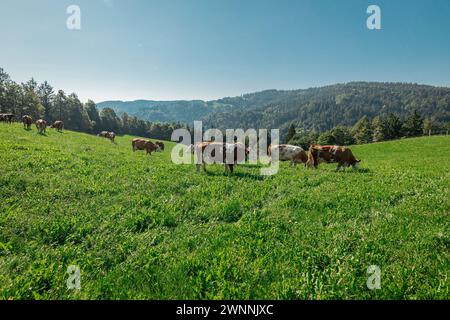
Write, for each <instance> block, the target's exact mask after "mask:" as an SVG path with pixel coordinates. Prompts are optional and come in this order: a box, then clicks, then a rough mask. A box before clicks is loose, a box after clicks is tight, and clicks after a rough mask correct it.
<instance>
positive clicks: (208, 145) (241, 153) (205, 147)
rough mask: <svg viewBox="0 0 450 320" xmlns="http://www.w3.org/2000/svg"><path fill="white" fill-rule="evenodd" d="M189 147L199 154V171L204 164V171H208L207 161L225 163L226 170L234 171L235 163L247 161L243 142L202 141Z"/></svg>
mask: <svg viewBox="0 0 450 320" xmlns="http://www.w3.org/2000/svg"><path fill="white" fill-rule="evenodd" d="M189 148H192V149H193V150H194V153H195V155H196V156H197V172H199V171H200V166H202V165H203V171H205V172H206V162H209V163H219V164H224V165H225V172H226V173H227V172H228V171H230V172H231V173H233V171H234V166H235V165H237V164H238V163H242V162H245V156H246V150H245V146H244V145H243V144H241V143H223V142H200V143H196V144H195V145H193V146H190V147H189ZM205 151H207V152H205ZM200 159H201V162H200Z"/></svg>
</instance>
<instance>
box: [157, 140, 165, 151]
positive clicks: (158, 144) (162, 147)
mask: <svg viewBox="0 0 450 320" xmlns="http://www.w3.org/2000/svg"><path fill="white" fill-rule="evenodd" d="M155 144H156V145H157V146H159V151H161V152H162V151H164V148H165V146H164V143H162V142H160V141H157V142H156V143H155Z"/></svg>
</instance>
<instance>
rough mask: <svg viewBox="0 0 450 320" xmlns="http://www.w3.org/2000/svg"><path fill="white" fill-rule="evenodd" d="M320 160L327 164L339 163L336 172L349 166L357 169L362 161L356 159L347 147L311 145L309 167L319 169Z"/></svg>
mask: <svg viewBox="0 0 450 320" xmlns="http://www.w3.org/2000/svg"><path fill="white" fill-rule="evenodd" d="M320 160H322V161H324V162H326V163H337V164H338V166H337V168H336V171H339V170H340V169H341V168H346V167H349V166H352V167H353V169H356V168H357V165H358V163H360V162H361V160H357V159H356V158H355V156H354V155H353V153H352V151H351V150H350V149H349V148H347V147H341V146H320V145H317V144H313V145H311V146H310V148H309V152H308V161H307V166H308V167H314V168H317V167H318V166H319V161H320Z"/></svg>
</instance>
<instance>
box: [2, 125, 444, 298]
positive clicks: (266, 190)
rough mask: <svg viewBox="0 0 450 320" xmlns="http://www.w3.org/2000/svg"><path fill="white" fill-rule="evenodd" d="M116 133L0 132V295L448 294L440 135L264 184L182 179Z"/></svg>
mask: <svg viewBox="0 0 450 320" xmlns="http://www.w3.org/2000/svg"><path fill="white" fill-rule="evenodd" d="M132 138H133V137H131V136H123V137H117V138H116V141H117V143H116V144H112V143H111V142H109V141H108V140H106V139H102V138H98V137H96V136H90V135H86V134H81V133H76V132H70V131H65V132H64V133H57V132H56V131H53V130H51V129H49V130H48V132H47V135H46V136H41V135H38V134H37V131H36V129H35V127H34V126H33V130H31V131H26V130H24V129H23V128H22V126H21V125H19V124H14V125H7V124H3V123H0V299H428V298H430V299H448V298H450V294H449V288H450V281H449V271H450V260H449V258H450V256H449V252H450V251H449V249H450V232H449V231H450V230H449V222H450V219H449V212H450V194H449V187H450V137H448V136H435V137H424V138H417V139H404V140H399V141H392V142H384V143H378V144H370V145H361V146H354V147H352V150H353V152H354V154H355V155H356V157H357V158H359V159H362V161H363V162H362V163H361V165H360V170H358V171H352V170H350V169H347V170H346V171H345V172H334V169H335V167H336V166H335V165H321V166H320V168H319V169H318V170H316V171H314V170H306V169H305V168H304V167H302V166H297V167H290V166H289V164H288V163H283V164H282V166H281V168H280V172H279V173H278V174H277V175H275V176H271V177H262V176H260V175H259V168H258V167H254V166H250V165H241V166H238V167H237V168H236V171H235V174H234V175H233V176H231V177H227V176H226V175H225V174H224V168H223V166H219V165H213V166H208V173H206V174H205V173H203V172H202V173H196V172H195V168H194V165H174V164H172V163H171V160H170V147H171V146H173V145H174V144H171V143H168V146H169V147H168V148H166V151H165V152H164V153H157V154H153V155H152V156H151V157H148V156H147V155H146V154H145V153H144V152H136V153H133V152H132V150H131V139H132ZM69 265H77V266H79V267H80V269H81V290H68V289H67V286H66V280H67V278H68V274H67V273H66V271H67V268H68V266H69ZM370 265H377V266H379V267H380V268H381V289H379V290H369V289H368V288H367V286H366V282H367V278H368V276H369V275H368V274H367V268H368V267H369V266H370Z"/></svg>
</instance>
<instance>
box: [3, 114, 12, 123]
mask: <svg viewBox="0 0 450 320" xmlns="http://www.w3.org/2000/svg"><path fill="white" fill-rule="evenodd" d="M13 119H14V115H13V114H12V113H0V122H6V123H12V121H13Z"/></svg>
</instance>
